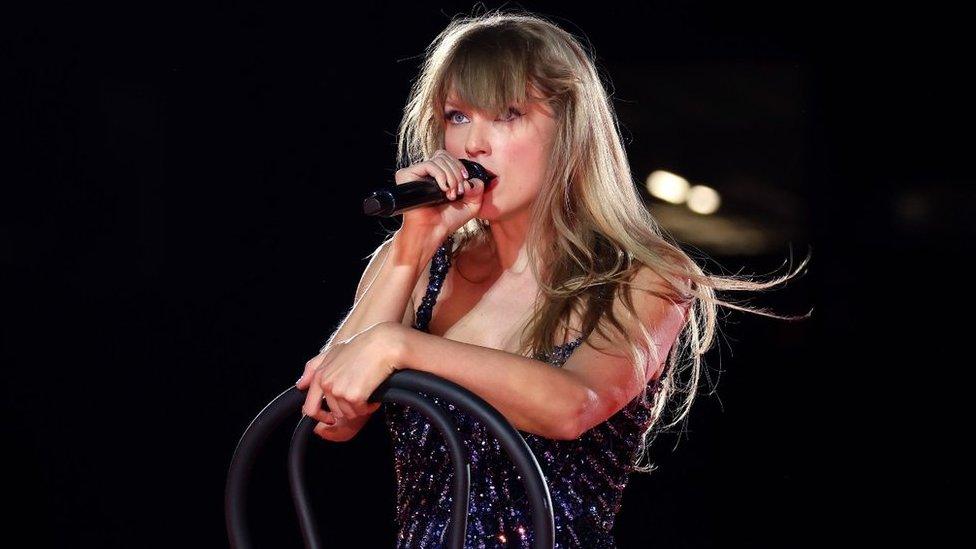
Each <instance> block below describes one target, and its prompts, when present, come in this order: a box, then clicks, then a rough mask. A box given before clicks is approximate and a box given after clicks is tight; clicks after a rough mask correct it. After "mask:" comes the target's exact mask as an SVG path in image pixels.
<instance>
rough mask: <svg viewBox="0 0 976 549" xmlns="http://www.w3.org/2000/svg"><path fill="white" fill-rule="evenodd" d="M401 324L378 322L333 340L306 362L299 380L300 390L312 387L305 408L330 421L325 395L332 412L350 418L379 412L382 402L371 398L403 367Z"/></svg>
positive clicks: (311, 414)
mask: <svg viewBox="0 0 976 549" xmlns="http://www.w3.org/2000/svg"><path fill="white" fill-rule="evenodd" d="M401 327H402V325H399V324H397V325H394V324H393V323H387V322H380V323H379V324H374V325H373V326H370V327H369V328H367V329H365V330H363V331H362V332H359V333H358V334H356V335H354V336H352V337H351V338H349V339H347V340H345V341H342V342H333V344H332V345H331V346H330V347H329V348H328V349H326V350H325V351H324V352H323V353H321V354H320V355H319V356H318V357H316V359H312V360H310V361H309V362H308V363H306V365H305V372H304V373H303V374H302V377H301V378H299V380H298V382H297V383H296V386H297V387H298V389H299V390H305V388H306V387H307V388H308V395H307V396H306V399H305V404H304V405H303V406H302V412H303V413H304V414H305V415H307V416H309V417H312V418H314V419H317V420H319V421H324V422H327V419H326V418H325V416H326V415H329V412H325V411H323V410H322V398H323V396H324V397H325V400H326V403H328V406H329V410H330V411H331V415H334V416H336V417H338V418H344V419H345V420H347V421H351V420H354V419H356V418H357V417H360V416H364V415H369V414H372V413H373V412H375V411H376V409H377V408H379V406H380V404H381V403H379V402H375V403H370V402H367V399H368V398H369V397H370V396H371V395H372V394H373V392H374V391H375V390H376V388H377V387H379V386H380V384H381V383H383V381H385V380H386V378H387V377H389V376H390V374H392V373H393V372H395V371H397V369H398V368H399V365H398V364H397V352H396V350H397V344H396V338H397V336H398V334H397V333H396V331H397V329H398V328H401ZM317 359H318V360H317Z"/></svg>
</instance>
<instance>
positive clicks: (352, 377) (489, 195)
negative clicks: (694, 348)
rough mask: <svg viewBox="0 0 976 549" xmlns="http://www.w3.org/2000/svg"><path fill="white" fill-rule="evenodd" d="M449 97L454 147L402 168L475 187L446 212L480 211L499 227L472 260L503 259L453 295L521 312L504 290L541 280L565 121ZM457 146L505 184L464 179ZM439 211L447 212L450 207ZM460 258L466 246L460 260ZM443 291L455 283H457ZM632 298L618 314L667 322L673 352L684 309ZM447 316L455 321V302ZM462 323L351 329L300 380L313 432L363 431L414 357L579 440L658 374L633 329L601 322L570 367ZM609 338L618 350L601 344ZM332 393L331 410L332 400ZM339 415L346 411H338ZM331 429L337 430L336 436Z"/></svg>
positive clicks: (537, 427) (637, 322)
mask: <svg viewBox="0 0 976 549" xmlns="http://www.w3.org/2000/svg"><path fill="white" fill-rule="evenodd" d="M450 101H451V102H450V104H449V105H447V106H446V107H447V108H446V110H456V111H458V112H457V113H455V114H453V115H452V117H451V120H450V121H445V122H449V123H448V124H447V125H446V128H445V135H444V143H445V147H446V150H441V151H438V153H437V154H436V155H435V156H436V158H432V159H431V160H430V161H428V162H425V163H423V164H426V165H425V166H424V167H423V168H420V167H417V168H416V170H417V173H413V172H410V173H408V170H404V171H403V177H408V176H409V177H413V176H415V175H423V174H430V175H434V176H436V177H437V180H438V183H440V184H441V185H442V188H443V186H444V185H446V186H448V187H452V188H457V189H459V190H460V189H462V188H464V189H467V190H471V189H472V188H473V189H475V192H471V193H469V195H468V196H464V197H463V200H458V202H457V203H456V204H454V205H455V206H456V208H455V210H454V211H455V212H460V211H463V213H460V214H457V215H455V216H454V217H453V218H450V219H449V220H448V223H453V222H455V221H466V220H469V219H473V218H474V217H479V218H482V219H487V220H489V221H490V222H491V224H490V228H491V237H492V239H491V242H490V244H489V246H487V248H490V249H486V250H472V251H471V255H470V265H471V266H472V268H473V269H475V268H480V269H483V270H487V269H491V268H494V271H493V274H496V275H497V276H490V277H489V278H488V279H487V280H488V282H489V283H490V284H484V285H480V286H477V285H465V284H463V283H459V284H458V285H457V287H456V288H454V289H452V290H451V291H450V293H451V294H453V295H451V296H449V297H451V299H450V300H448V301H450V302H455V303H459V302H463V301H465V300H466V299H468V298H470V297H474V301H475V302H480V304H481V305H485V304H487V305H490V307H482V308H481V309H480V310H479V311H478V313H482V312H484V314H481V315H480V317H479V318H474V316H476V315H471V320H472V324H478V323H480V325H481V326H485V325H487V324H490V323H491V322H490V319H486V318H483V317H484V316H491V317H497V316H499V315H502V313H499V312H498V311H501V310H502V309H504V313H503V316H505V317H506V318H514V317H515V315H517V314H518V313H519V312H520V311H518V310H516V309H518V308H519V307H520V306H521V304H522V303H523V302H525V303H528V302H529V301H530V300H529V299H524V300H519V299H515V300H514V301H513V300H510V301H509V302H508V303H505V302H504V301H502V300H501V299H502V297H504V296H511V295H513V294H515V293H516V292H517V291H521V290H524V289H527V288H528V289H531V288H532V287H533V286H532V285H536V286H537V285H538V282H537V281H536V280H534V277H533V276H532V269H528V268H526V267H527V265H526V262H525V261H524V259H525V257H526V254H525V237H526V235H527V232H528V229H529V216H530V213H531V208H532V204H533V201H534V200H535V199H536V197H537V196H538V195H539V192H540V191H541V190H542V185H543V175H544V174H545V172H546V167H547V166H546V161H547V158H548V156H549V151H550V147H551V144H552V140H553V136H554V134H555V129H556V121H555V119H554V118H553V116H552V113H551V112H549V111H547V110H546V108H545V107H544V106H543V105H539V104H536V105H532V106H530V107H526V108H525V110H522V111H521V113H522V114H521V115H518V114H510V115H509V116H507V117H504V118H500V119H496V118H494V117H491V116H490V115H488V114H487V113H483V112H477V111H476V110H475V109H471V108H468V107H467V106H465V105H462V104H459V101H457V98H456V97H452V98H450ZM458 157H460V158H468V159H471V160H474V161H476V162H479V163H481V164H482V165H483V166H485V167H486V168H487V169H488V170H489V171H491V172H493V173H495V174H496V175H498V178H499V179H498V183H497V186H495V187H493V188H492V190H491V191H487V192H481V191H480V189H479V188H478V187H471V186H470V184H469V183H467V182H464V178H463V175H462V174H461V164H460V162H459V161H458V160H457V159H458ZM435 165H436V166H437V167H435ZM418 166H419V165H418ZM421 171H422V172H423V173H421ZM454 198H455V199H456V198H458V197H454ZM417 211H420V209H418V210H417ZM438 215H440V214H438ZM413 219H417V220H419V221H418V222H423V221H426V219H420V218H418V217H414V218H413ZM429 219H432V220H434V221H435V222H441V221H443V220H444V219H445V218H441V221H438V220H436V219H435V218H434V217H433V216H431V217H430V218H429ZM420 225H423V223H420ZM435 226H436V225H435ZM428 228H429V227H428ZM462 258H463V254H462V257H461V258H458V259H459V263H460V259H462ZM458 267H459V268H458V271H460V265H459V266H458ZM490 274H492V273H490ZM449 279H450V274H449ZM662 282H663V280H660V279H659V278H658V277H657V275H655V274H654V273H653V271H651V270H650V269H642V270H641V272H640V273H638V276H637V278H636V280H635V283H636V286H637V287H638V288H649V287H651V286H653V285H654V284H659V283H662ZM487 286H490V288H489V287H487ZM496 289H497V291H494V290H496ZM489 290H492V291H494V292H493V295H494V297H489V293H488V292H489ZM444 291H445V292H447V291H448V288H447V284H445V290H444ZM516 295H517V294H516ZM455 298H456V299H455ZM634 300H635V306H636V308H637V314H636V315H635V316H634V317H632V318H628V317H629V314H628V312H627V311H626V310H624V308H623V305H622V304H620V302H619V300H617V301H615V303H614V310H615V313H616V315H617V318H620V319H623V320H624V324H625V326H626V328H625V329H626V330H627V331H628V332H629V333H630V335H631V338H632V339H637V338H639V337H641V334H642V333H644V332H646V333H650V334H657V337H655V345H657V346H658V347H659V351H660V352H659V354H660V356H662V357H665V356H667V354H668V352H669V349H670V346H671V344H672V343H673V342H674V341H675V338H676V336H677V334H678V331H679V330H680V328H681V326H682V325H683V322H684V318H685V316H684V315H685V314H686V311H682V310H680V309H679V308H677V307H675V306H672V305H670V304H669V303H668V302H667V301H665V300H663V299H659V298H652V297H649V296H648V295H647V294H646V293H645V292H635V293H634ZM445 312H449V310H442V311H441V316H444V313H445ZM463 312H464V311H463V310H462V311H460V312H459V313H458V314H456V315H454V316H458V315H460V314H462V313H463ZM469 312H470V311H469ZM442 320H443V321H444V322H446V323H451V322H456V319H454V318H453V317H452V315H450V314H448V315H447V316H444V318H443V319H442ZM502 324H504V323H502ZM460 331H463V330H453V331H452V337H451V338H447V337H441V336H437V335H434V332H433V331H432V332H431V333H424V332H421V331H418V330H415V329H413V328H410V327H407V326H405V325H403V324H401V323H397V322H380V323H377V324H374V325H373V326H371V327H369V328H367V329H365V330H363V331H361V332H360V333H359V334H357V335H355V336H353V337H351V338H349V339H348V340H346V341H341V342H335V344H334V345H332V346H331V347H330V348H329V349H327V350H326V351H325V352H323V353H321V354H319V355H317V356H316V357H314V358H313V359H311V360H310V361H309V362H308V363H306V367H305V373H304V374H303V375H302V377H301V378H300V379H299V381H298V382H297V383H296V385H297V386H298V388H299V389H300V390H304V389H306V388H307V389H308V394H307V398H306V401H305V405H304V407H303V412H304V413H305V415H307V416H309V417H312V418H315V419H317V420H318V421H319V422H320V423H319V424H318V425H317V426H316V429H315V432H316V433H317V434H318V435H319V436H321V437H323V438H326V439H327V440H346V439H347V438H343V437H351V436H353V435H354V434H355V432H356V431H357V430H358V428H359V427H361V426H362V424H363V423H365V420H366V419H368V416H369V414H372V413H373V412H374V411H375V410H376V409H377V408H378V407H379V403H369V402H367V399H368V398H369V396H370V395H372V394H373V392H374V391H375V390H376V388H377V387H378V386H379V385H380V383H382V382H383V381H384V380H385V379H386V378H387V377H389V376H390V375H391V374H392V373H393V372H395V371H396V370H398V369H400V368H402V367H412V368H415V369H419V370H422V371H427V372H430V373H432V374H434V375H437V376H438V377H442V378H444V379H447V380H449V381H453V382H455V383H458V384H460V385H462V386H464V387H477V388H478V392H479V396H481V397H482V398H484V399H485V400H486V401H487V402H488V403H489V404H490V405H492V406H493V407H495V408H496V409H498V410H499V411H500V412H501V413H502V414H503V415H504V416H505V417H506V418H509V419H510V421H511V422H512V424H513V425H515V427H516V428H518V429H521V430H524V431H527V432H532V433H536V434H540V435H542V436H546V437H549V438H555V439H564V440H572V439H575V438H576V437H578V436H579V434H580V433H582V432H585V431H586V430H587V429H589V428H591V427H593V426H595V425H598V424H600V423H601V422H603V421H605V420H606V419H607V418H609V417H610V416H611V415H612V414H614V413H616V412H617V411H618V410H620V409H621V408H622V407H623V406H624V405H625V404H626V403H627V402H630V401H631V399H633V398H635V397H636V396H637V395H638V394H639V393H640V390H641V389H642V388H643V387H644V385H645V384H646V382H647V381H649V379H650V376H652V375H654V374H655V373H657V372H660V371H661V367H662V366H663V364H661V363H659V364H656V365H652V364H649V365H648V366H647V367H646V368H645V379H644V380H641V379H638V378H637V377H636V376H634V375H633V369H632V364H631V363H630V358H629V357H628V356H627V353H626V352H625V351H626V350H627V348H628V347H627V344H626V342H625V341H624V340H622V339H620V338H616V337H615V338H614V339H613V340H604V339H603V338H602V336H600V335H599V334H596V335H593V334H591V335H590V336H589V339H588V340H587V342H588V343H591V345H583V346H580V347H579V348H577V349H576V351H575V352H574V353H573V356H572V357H570V359H569V360H568V361H567V362H566V363H565V364H564V365H563V366H562V367H560V368H552V367H551V366H549V365H547V364H544V363H542V362H540V361H537V360H533V359H530V358H526V357H522V356H519V355H517V354H513V353H511V352H506V351H504V350H501V349H497V348H494V347H492V346H490V345H488V346H486V345H479V344H478V343H477V342H474V343H469V342H466V341H461V340H469V339H470V338H471V336H472V334H471V333H466V334H461V333H459V332H460ZM469 331H470V328H469ZM604 348H609V350H610V352H605V351H603V350H600V349H604ZM407 365H412V366H407ZM323 399H325V400H326V402H327V404H328V408H329V409H330V410H332V412H328V411H324V410H323V409H322V408H323V402H322V401H323ZM333 416H334V417H333ZM335 418H340V419H339V422H338V423H335ZM343 418H345V419H343ZM333 423H335V425H334V426H333ZM333 433H335V435H334V438H330V437H333Z"/></svg>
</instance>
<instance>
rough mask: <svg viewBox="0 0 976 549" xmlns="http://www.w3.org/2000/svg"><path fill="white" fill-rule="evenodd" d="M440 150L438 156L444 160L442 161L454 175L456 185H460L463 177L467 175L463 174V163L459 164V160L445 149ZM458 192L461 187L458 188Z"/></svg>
mask: <svg viewBox="0 0 976 549" xmlns="http://www.w3.org/2000/svg"><path fill="white" fill-rule="evenodd" d="M441 152H442V153H443V154H441V155H440V158H441V159H443V160H444V162H445V163H446V164H447V168H448V170H450V172H451V173H452V174H453V175H454V182H455V183H456V184H457V186H458V187H461V184H462V183H463V182H464V180H465V179H467V177H465V176H464V172H465V170H464V165H463V164H461V161H460V160H458V159H457V158H454V157H453V156H451V155H450V153H448V152H447V151H441ZM458 192H461V188H459V189H458Z"/></svg>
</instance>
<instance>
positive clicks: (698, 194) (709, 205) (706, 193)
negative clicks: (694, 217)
mask: <svg viewBox="0 0 976 549" xmlns="http://www.w3.org/2000/svg"><path fill="white" fill-rule="evenodd" d="M721 203H722V199H721V198H719V196H718V192H717V191H716V190H715V189H713V188H711V187H709V186H707V185H695V186H694V187H692V188H691V189H689V190H688V209H689V210H691V211H693V212H695V213H699V214H702V215H708V214H711V213H715V211H716V210H718V207H719V204H721Z"/></svg>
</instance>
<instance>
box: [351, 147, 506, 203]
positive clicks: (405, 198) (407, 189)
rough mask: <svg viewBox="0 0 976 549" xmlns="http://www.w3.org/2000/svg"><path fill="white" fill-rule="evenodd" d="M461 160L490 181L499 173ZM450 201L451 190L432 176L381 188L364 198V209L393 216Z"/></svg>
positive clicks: (470, 171)
mask: <svg viewBox="0 0 976 549" xmlns="http://www.w3.org/2000/svg"><path fill="white" fill-rule="evenodd" d="M459 160H460V161H461V164H464V167H465V168H466V169H467V170H468V175H469V176H470V177H472V178H477V179H480V180H481V181H482V182H483V183H484V184H485V189H486V190H487V188H488V187H487V186H488V184H489V183H490V182H491V180H492V179H493V178H494V177H495V174H493V173H491V172H489V171H488V170H486V169H485V167H484V166H482V165H481V164H479V163H477V162H475V161H473V160H468V159H467V158H460V159H459ZM445 202H450V199H448V198H447V193H446V192H444V191H442V190H441V188H440V186H439V185H438V184H437V180H435V179H434V178H432V177H429V178H427V179H423V180H420V181H409V182H407V183H404V184H403V185H396V186H394V187H392V188H391V187H387V188H382V189H377V190H375V191H373V193H372V194H370V195H369V196H367V197H366V199H365V200H363V213H364V214H366V215H379V216H383V217H393V216H394V215H399V214H401V213H403V212H405V211H407V210H412V209H414V208H419V207H421V206H429V205H431V204H443V203H445Z"/></svg>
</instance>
